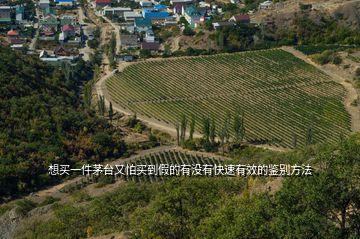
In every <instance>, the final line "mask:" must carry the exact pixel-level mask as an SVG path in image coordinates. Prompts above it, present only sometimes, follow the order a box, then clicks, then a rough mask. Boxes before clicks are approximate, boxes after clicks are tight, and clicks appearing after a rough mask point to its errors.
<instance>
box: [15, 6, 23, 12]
mask: <svg viewBox="0 0 360 239" xmlns="http://www.w3.org/2000/svg"><path fill="white" fill-rule="evenodd" d="M24 11H25V7H24V6H16V13H24Z"/></svg>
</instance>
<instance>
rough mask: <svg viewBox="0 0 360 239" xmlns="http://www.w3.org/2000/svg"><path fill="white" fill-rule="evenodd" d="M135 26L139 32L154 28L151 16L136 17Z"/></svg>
mask: <svg viewBox="0 0 360 239" xmlns="http://www.w3.org/2000/svg"><path fill="white" fill-rule="evenodd" d="M134 27H135V29H136V31H137V32H146V31H147V30H150V29H152V25H151V20H150V19H149V18H136V19H135V22H134Z"/></svg>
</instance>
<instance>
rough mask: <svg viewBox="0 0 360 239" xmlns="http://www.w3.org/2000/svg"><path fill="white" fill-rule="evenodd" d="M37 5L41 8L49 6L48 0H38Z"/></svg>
mask: <svg viewBox="0 0 360 239" xmlns="http://www.w3.org/2000/svg"><path fill="white" fill-rule="evenodd" d="M39 7H40V8H41V9H45V8H48V7H50V1H49V0H40V1H39Z"/></svg>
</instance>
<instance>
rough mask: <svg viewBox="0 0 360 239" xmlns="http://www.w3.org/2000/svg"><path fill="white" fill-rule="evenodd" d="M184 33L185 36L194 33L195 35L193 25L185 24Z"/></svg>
mask: <svg viewBox="0 0 360 239" xmlns="http://www.w3.org/2000/svg"><path fill="white" fill-rule="evenodd" d="M183 35H185V36H193V35H195V32H194V30H193V29H191V27H189V26H185V28H184V30H183Z"/></svg>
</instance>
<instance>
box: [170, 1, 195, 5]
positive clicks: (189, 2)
mask: <svg viewBox="0 0 360 239" xmlns="http://www.w3.org/2000/svg"><path fill="white" fill-rule="evenodd" d="M170 3H171V5H174V4H176V3H187V4H191V3H193V0H170Z"/></svg>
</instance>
